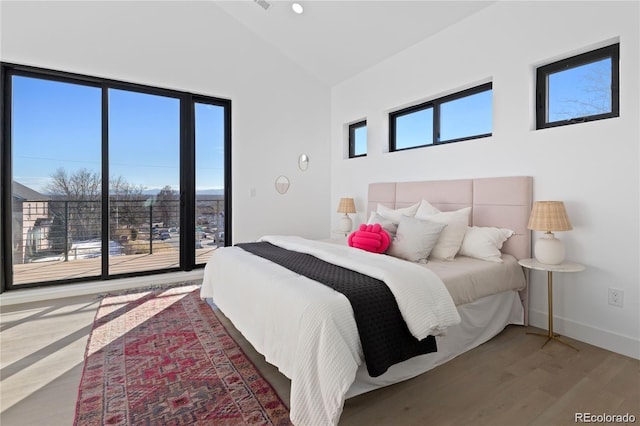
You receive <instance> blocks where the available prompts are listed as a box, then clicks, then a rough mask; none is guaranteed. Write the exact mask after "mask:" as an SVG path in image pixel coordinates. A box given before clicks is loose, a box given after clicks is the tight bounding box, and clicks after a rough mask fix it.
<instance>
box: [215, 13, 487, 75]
mask: <svg viewBox="0 0 640 426" xmlns="http://www.w3.org/2000/svg"><path fill="white" fill-rule="evenodd" d="M260 1H261V2H262V1H264V0H260ZM266 1H267V2H268V4H269V7H268V9H265V8H263V7H261V6H260V4H258V2H255V1H254V0H233V1H224V0H221V1H217V0H216V1H214V3H215V4H216V5H218V6H219V7H220V8H221V9H223V10H224V11H225V12H226V13H228V14H229V15H231V16H232V17H233V18H235V19H236V20H238V21H239V22H240V23H241V24H242V25H244V26H246V27H247V28H248V29H249V30H251V31H253V32H254V33H255V34H257V35H258V36H259V37H261V38H263V39H264V40H265V41H266V42H267V43H269V44H271V45H273V46H274V47H275V48H277V49H279V50H280V51H281V52H282V53H283V54H284V55H286V56H287V57H288V58H289V59H291V60H292V61H294V62H295V63H297V64H298V65H299V66H300V67H302V68H303V69H305V70H306V71H307V72H309V73H311V74H312V75H315V76H316V77H317V78H318V79H320V80H321V81H323V82H324V83H325V84H327V85H329V86H333V85H335V84H338V83H340V82H341V81H344V80H346V79H348V78H350V77H352V76H354V75H356V74H358V73H360V72H362V71H364V70H365V69H367V68H369V67H371V66H372V65H374V64H376V63H378V62H380V61H382V60H384V59H386V58H388V57H390V56H392V55H394V54H395V53H398V52H400V51H402V50H404V49H406V48H408V47H410V46H412V45H414V44H416V43H418V42H419V41H421V40H424V39H425V38H427V37H429V36H431V35H433V34H435V33H437V32H439V31H441V30H442V29H444V28H446V27H448V26H450V25H453V24H456V23H457V22H460V21H461V20H463V19H465V18H466V17H468V16H469V15H472V14H473V13H476V12H477V11H479V10H481V9H483V8H485V7H487V6H489V5H490V4H492V3H494V2H493V1H455V0H449V1H431V0H412V1H392V0H391V1H389V0H386V1H385V0H354V1H338V0H308V1H304V0H300V1H298V3H300V4H301V5H302V6H303V7H304V13H302V14H300V15H298V14H296V13H294V12H293V11H292V8H291V5H292V4H293V3H294V1H288V0H266Z"/></svg>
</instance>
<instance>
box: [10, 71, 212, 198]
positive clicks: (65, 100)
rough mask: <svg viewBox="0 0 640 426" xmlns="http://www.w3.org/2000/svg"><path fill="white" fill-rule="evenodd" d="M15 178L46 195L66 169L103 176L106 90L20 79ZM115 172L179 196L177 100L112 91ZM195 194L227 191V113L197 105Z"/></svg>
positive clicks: (112, 171)
mask: <svg viewBox="0 0 640 426" xmlns="http://www.w3.org/2000/svg"><path fill="white" fill-rule="evenodd" d="M13 94H14V97H13V104H12V105H13V111H12V113H13V123H12V124H13V127H12V141H13V145H12V150H13V178H14V179H15V180H17V181H18V182H20V183H22V184H24V185H26V186H28V187H30V188H32V189H34V190H36V191H40V192H43V191H44V188H45V187H46V185H47V183H48V182H49V181H50V177H51V175H52V174H53V173H54V172H55V171H56V170H57V169H58V168H60V167H62V168H64V169H65V170H66V171H67V172H68V173H69V174H71V173H73V172H74V171H77V170H79V169H82V168H86V169H89V170H91V171H94V172H98V173H100V166H101V89H100V88H96V87H90V86H82V85H77V84H67V83H60V82H52V81H47V80H40V79H32V78H27V77H20V76H16V77H14V78H13ZM109 107H110V108H109V165H110V175H111V177H112V178H113V177H118V176H121V177H123V178H124V179H125V180H126V181H127V182H128V183H130V184H132V185H137V186H138V185H141V186H143V187H144V188H145V189H147V190H153V189H161V188H162V187H164V186H165V185H169V186H171V187H172V188H173V189H176V190H178V189H179V153H180V151H179V140H180V139H179V138H180V127H179V116H180V103H179V100H178V99H174V98H168V97H162V96H156V95H149V94H142V93H137V92H130V91H123V90H116V89H110V90H109ZM195 108H196V157H197V164H196V187H197V189H198V190H204V189H214V188H215V189H219V188H222V187H223V186H224V167H223V166H224V162H223V155H224V137H223V135H224V133H223V131H224V128H223V112H224V111H223V108H222V107H218V106H212V105H206V104H196V107H195Z"/></svg>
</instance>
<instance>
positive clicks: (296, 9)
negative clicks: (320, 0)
mask: <svg viewBox="0 0 640 426" xmlns="http://www.w3.org/2000/svg"><path fill="white" fill-rule="evenodd" d="M291 9H293V11H294V12H295V13H297V14H298V15H300V14H302V12H304V8H303V7H302V5H301V4H300V3H293V4H292V5H291Z"/></svg>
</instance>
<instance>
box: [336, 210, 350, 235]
mask: <svg viewBox="0 0 640 426" xmlns="http://www.w3.org/2000/svg"><path fill="white" fill-rule="evenodd" d="M351 228H353V222H352V221H351V218H350V217H349V215H348V214H346V213H345V214H344V216H342V218H341V219H340V223H338V230H339V231H340V232H344V233H347V232H351Z"/></svg>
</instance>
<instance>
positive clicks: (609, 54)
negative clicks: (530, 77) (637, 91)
mask: <svg viewBox="0 0 640 426" xmlns="http://www.w3.org/2000/svg"><path fill="white" fill-rule="evenodd" d="M608 58H611V111H610V112H607V113H601V114H594V115H587V116H581V117H573V118H570V119H566V120H557V121H551V122H547V113H548V110H549V108H548V102H549V99H548V89H549V88H548V77H549V75H551V74H555V73H557V72H560V71H563V70H569V69H572V68H577V67H579V66H583V65H588V64H590V63H593V62H596V61H599V60H602V59H608ZM619 116H620V43H614V44H611V45H609V46H605V47H601V48H599V49H595V50H591V51H589V52H585V53H581V54H579V55H574V56H571V57H569V58H565V59H561V60H559V61H555V62H552V63H549V64H546V65H542V66H539V67H537V68H536V130H540V129H548V128H552V127H558V126H567V125H570V124H578V123H584V122H588V121H596V120H603V119H606V118H614V117H619Z"/></svg>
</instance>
